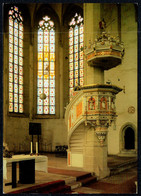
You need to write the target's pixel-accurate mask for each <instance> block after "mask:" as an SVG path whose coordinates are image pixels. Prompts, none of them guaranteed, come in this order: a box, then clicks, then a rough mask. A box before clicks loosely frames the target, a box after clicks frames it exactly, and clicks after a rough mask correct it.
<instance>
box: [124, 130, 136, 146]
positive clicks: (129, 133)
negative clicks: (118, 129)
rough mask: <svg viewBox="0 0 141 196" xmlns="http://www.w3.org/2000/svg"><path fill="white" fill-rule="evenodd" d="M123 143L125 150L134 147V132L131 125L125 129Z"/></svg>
mask: <svg viewBox="0 0 141 196" xmlns="http://www.w3.org/2000/svg"><path fill="white" fill-rule="evenodd" d="M124 144H125V146H124V148H125V149H126V150H131V149H135V133H134V130H133V129H132V128H131V127H127V129H126V130H125V135H124Z"/></svg>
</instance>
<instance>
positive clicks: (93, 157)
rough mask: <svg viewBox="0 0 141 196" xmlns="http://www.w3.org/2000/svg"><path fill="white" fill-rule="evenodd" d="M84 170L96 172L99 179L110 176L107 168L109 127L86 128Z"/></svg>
mask: <svg viewBox="0 0 141 196" xmlns="http://www.w3.org/2000/svg"><path fill="white" fill-rule="evenodd" d="M85 129H86V130H85V133H86V135H85V144H84V170H85V171H88V172H94V173H95V174H96V175H97V176H98V178H99V179H100V178H104V177H106V176H109V174H110V170H109V168H108V166H107V137H106V135H107V132H108V129H107V127H101V126H97V127H92V126H91V127H90V125H88V126H86V127H85Z"/></svg>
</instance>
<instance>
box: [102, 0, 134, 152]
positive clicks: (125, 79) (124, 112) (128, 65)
mask: <svg viewBox="0 0 141 196" xmlns="http://www.w3.org/2000/svg"><path fill="white" fill-rule="evenodd" d="M121 41H123V42H124V46H125V55H124V58H123V61H122V64H121V65H119V66H117V67H116V68H113V69H111V70H109V71H105V82H106V81H107V80H108V79H110V81H111V82H112V84H115V85H117V86H119V87H121V88H123V86H125V93H123V91H122V92H120V93H119V94H118V95H117V98H116V109H117V115H118V117H117V121H116V130H113V127H111V128H109V133H108V153H109V154H118V153H119V152H120V142H121V138H120V131H121V127H122V126H124V124H126V123H132V124H133V125H134V126H135V127H137V22H136V21H135V9H134V5H133V4H122V6H121ZM130 106H133V107H135V113H134V114H130V113H128V108H129V107H130Z"/></svg>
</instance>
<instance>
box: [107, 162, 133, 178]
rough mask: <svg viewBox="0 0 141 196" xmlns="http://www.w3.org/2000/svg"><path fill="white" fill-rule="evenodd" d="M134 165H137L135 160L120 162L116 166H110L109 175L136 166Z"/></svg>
mask: <svg viewBox="0 0 141 196" xmlns="http://www.w3.org/2000/svg"><path fill="white" fill-rule="evenodd" d="M136 166H137V160H133V161H129V162H125V163H122V164H120V165H118V166H116V167H111V168H110V175H115V174H118V173H120V172H122V171H125V170H127V169H130V168H133V167H136Z"/></svg>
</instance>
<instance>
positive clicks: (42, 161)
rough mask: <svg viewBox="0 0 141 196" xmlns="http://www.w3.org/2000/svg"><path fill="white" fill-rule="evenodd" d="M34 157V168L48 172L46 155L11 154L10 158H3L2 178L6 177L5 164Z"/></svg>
mask: <svg viewBox="0 0 141 196" xmlns="http://www.w3.org/2000/svg"><path fill="white" fill-rule="evenodd" d="M30 159H35V170H37V171H43V172H46V173H47V172H48V170H47V168H48V157H47V156H43V155H39V156H36V155H32V156H30V155H23V154H22V155H13V156H12V158H3V179H7V164H8V163H12V162H19V161H25V160H30Z"/></svg>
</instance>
